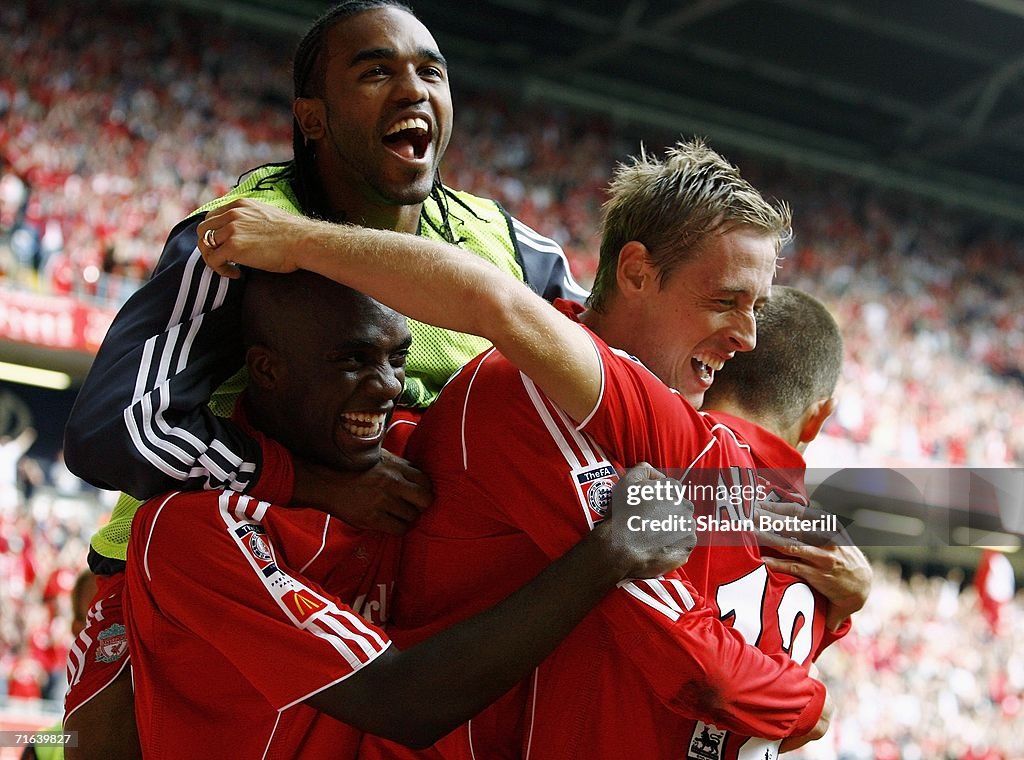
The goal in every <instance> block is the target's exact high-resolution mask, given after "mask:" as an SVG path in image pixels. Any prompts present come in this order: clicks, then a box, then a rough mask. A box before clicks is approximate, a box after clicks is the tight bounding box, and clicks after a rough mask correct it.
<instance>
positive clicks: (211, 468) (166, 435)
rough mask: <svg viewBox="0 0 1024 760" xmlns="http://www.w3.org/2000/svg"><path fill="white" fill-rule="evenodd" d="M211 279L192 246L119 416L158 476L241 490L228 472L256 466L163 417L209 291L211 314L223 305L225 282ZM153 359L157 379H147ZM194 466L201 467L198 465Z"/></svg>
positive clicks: (221, 444)
mask: <svg viewBox="0 0 1024 760" xmlns="http://www.w3.org/2000/svg"><path fill="white" fill-rule="evenodd" d="M200 267H202V269H201V270H200V269H199V268H200ZM197 275H198V282H196V278H197ZM214 276H217V275H215V273H214V272H213V270H212V269H209V268H208V267H206V265H205V264H204V263H203V260H202V255H201V254H200V252H199V249H198V247H197V248H195V249H194V250H193V251H192V254H191V256H190V257H189V259H188V261H187V262H186V264H185V268H184V273H183V275H182V279H181V283H180V285H179V288H178V295H177V299H176V300H175V304H174V308H173V310H172V313H171V318H170V320H169V322H168V324H167V328H166V331H165V333H163V334H161V335H154V336H151V337H150V338H149V339H148V340H147V341H146V343H145V346H144V348H143V352H142V359H141V362H140V364H139V369H138V373H137V374H136V378H135V388H134V391H133V394H132V402H131V404H130V405H129V406H128V408H126V409H125V410H124V412H123V416H124V419H125V426H126V428H127V430H128V434H129V436H130V438H131V440H132V443H133V445H134V446H135V449H136V450H137V451H138V452H139V453H140V454H141V455H142V457H143V458H144V459H146V461H148V462H149V463H150V464H152V465H153V466H154V467H155V468H156V469H158V470H159V471H160V472H162V473H164V474H165V475H167V476H169V477H172V478H174V479H176V480H188V479H190V478H196V477H201V476H202V475H203V474H204V473H207V474H209V476H210V477H211V478H212V479H213V480H210V479H208V480H207V486H208V487H217V486H218V485H221V484H223V485H226V486H227V487H229V488H232V489H235V490H242V489H243V488H244V487H245V486H246V482H244V481H240V480H239V479H238V477H237V476H236V475H235V474H232V473H231V472H229V470H234V471H235V472H237V473H238V474H242V473H245V474H251V473H254V472H255V471H256V463H255V462H246V461H243V459H242V458H241V457H240V456H239V455H238V454H236V453H235V452H233V451H231V449H230V448H228V446H227V445H225V444H224V442H222V441H219V440H216V439H214V440H213V441H211V442H210V444H209V445H208V446H207V445H206V444H205V443H204V442H203V441H201V440H200V439H199V438H197V437H196V436H195V435H194V434H192V433H191V432H190V431H188V430H186V429H184V428H181V427H176V426H172V425H170V424H168V422H167V421H166V420H165V419H164V413H165V412H166V411H167V409H168V408H169V407H170V387H169V381H170V378H171V377H173V376H174V375H175V374H177V373H179V372H181V371H182V370H183V369H184V368H185V367H186V366H187V365H188V359H189V355H190V354H191V351H192V347H193V345H194V343H195V339H196V336H197V335H198V333H199V330H200V328H201V327H202V324H203V317H204V316H205V315H204V313H203V304H204V303H205V302H206V301H207V299H208V298H209V297H210V294H211V292H213V294H214V300H213V303H212V304H211V307H210V308H211V310H213V309H216V308H218V307H220V306H221V305H223V303H224V300H225V298H226V297H227V291H228V281H227V278H224V277H219V276H217V277H218V281H217V283H216V285H214V279H213V278H214ZM190 304H191V306H190ZM186 311H188V312H189V314H188V318H187V322H186V321H183V319H185V314H186ZM183 327H187V329H183ZM161 341H163V348H162V349H160V353H159V356H154V354H155V352H156V347H157V344H158V343H160V342H161ZM175 354H177V361H176V362H175V361H174V360H175ZM154 361H155V362H156V375H155V377H153V378H150V373H151V372H152V371H153V368H154ZM172 362H174V368H173V370H172V368H171V364H172ZM154 397H155V398H156V400H157V403H158V406H157V407H156V408H154V406H153V404H154ZM154 425H155V429H154ZM179 444H180V445H179ZM188 448H191V449H192V450H194V451H195V452H198V453H196V454H191V453H189V452H188V451H186V450H185V449H188ZM211 454H214V455H216V456H217V457H218V458H220V457H222V458H223V460H224V461H223V462H219V463H218V462H217V461H215V459H214V458H213V457H211ZM175 462H180V463H181V465H184V466H177V465H176V464H175ZM197 464H198V465H201V467H197Z"/></svg>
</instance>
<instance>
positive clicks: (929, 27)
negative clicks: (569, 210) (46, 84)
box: [170, 0, 1024, 221]
mask: <svg viewBox="0 0 1024 760" xmlns="http://www.w3.org/2000/svg"><path fill="white" fill-rule="evenodd" d="M170 2H173V3H175V4H178V5H182V6H186V7H190V8H193V9H198V8H201V9H203V10H204V11H205V12H208V13H216V14H220V15H222V16H223V17H225V18H228V19H230V20H232V21H234V22H238V23H246V24H255V25H259V26H262V27H265V28H273V29H277V30H281V31H289V32H300V31H302V30H304V29H305V28H306V27H307V25H308V23H309V21H310V20H311V19H312V18H314V17H315V16H316V15H317V14H318V13H319V12H320V11H322V10H323V9H324V8H326V7H328V6H329V5H330V4H331V3H330V2H323V1H316V0H299V1H292V2H283V1H282V0H170ZM410 4H411V5H412V6H413V7H414V8H415V10H416V12H417V14H418V15H419V16H420V17H421V18H422V19H423V20H424V22H425V23H427V25H428V26H429V27H430V28H431V30H432V31H433V32H434V35H435V37H437V39H438V42H439V44H440V45H441V47H442V49H443V50H444V52H445V55H446V56H447V57H448V59H449V61H450V62H451V64H452V68H453V71H454V72H456V73H455V78H456V79H457V81H458V82H462V83H466V84H469V85H471V86H474V87H485V88H490V89H492V90H493V89H505V90H508V89H513V90H515V91H517V92H518V93H519V94H520V95H522V96H524V97H526V98H531V99H536V100H542V101H549V102H555V103H560V104H563V105H568V106H570V107H573V108H576V109H580V110H595V111H600V112H604V113H607V114H609V115H611V116H612V117H613V118H614V119H616V120H618V121H620V122H622V123H635V124H640V125H648V126H654V127H658V128H662V129H666V130H673V131H678V132H681V133H686V134H701V135H704V136H706V137H708V138H709V139H710V140H711V141H712V142H713V143H714V144H715V145H719V146H730V147H733V148H736V149H742V150H744V151H747V152H751V153H757V154H762V155H770V156H775V157H780V158H783V159H786V160H789V161H792V162H794V163H797V164H802V165H806V166H811V167H815V168H819V169H824V170H828V171H838V172H841V173H844V174H848V175H852V176H855V177H860V178H862V179H865V180H868V181H870V182H873V183H877V184H881V185H884V186H889V187H895V188H900V189H904V190H909V191H911V192H915V193H919V194H924V195H926V196H931V197H934V198H938V199H940V200H942V201H944V202H949V203H953V204H956V205H964V206H968V207H973V208H975V209H977V210H981V211H983V212H986V213H990V214H994V215H997V216H1001V217H1006V218H1010V219H1014V220H1017V221H1024V0H898V2H893V1H892V0H621V1H620V2H615V1H611V2H610V1H609V0H572V2H564V1H563V0H462V1H457V0H411V3H410Z"/></svg>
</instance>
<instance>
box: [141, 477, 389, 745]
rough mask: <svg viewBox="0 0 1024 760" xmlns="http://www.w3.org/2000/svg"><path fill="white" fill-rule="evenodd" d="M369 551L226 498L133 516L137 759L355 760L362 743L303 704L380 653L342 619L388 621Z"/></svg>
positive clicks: (278, 510)
mask: <svg viewBox="0 0 1024 760" xmlns="http://www.w3.org/2000/svg"><path fill="white" fill-rule="evenodd" d="M380 540H381V536H380V535H379V534H372V533H366V532H358V531H352V530H351V529H349V528H347V526H345V524H344V523H342V522H340V521H339V520H336V519H333V518H330V517H328V516H327V515H325V514H324V513H322V512H317V511H314V510H309V509H296V508H287V507H278V506H273V505H270V504H268V503H267V502H260V501H256V500H255V499H252V498H251V497H248V496H245V495H241V494H238V493H235V492H231V491H226V492H220V491H216V492H211V491H206V492H198V493H174V494H170V495H167V496H163V497H158V498H157V499H153V500H151V501H149V502H147V503H146V504H144V505H143V506H142V507H141V508H140V509H139V511H138V513H137V514H136V516H135V520H134V523H133V525H132V538H131V541H130V542H129V546H128V557H127V569H126V589H125V612H126V625H127V628H128V636H129V646H130V648H131V651H132V667H133V678H134V684H135V705H136V720H137V722H138V727H139V735H140V738H141V740H142V746H143V747H144V748H145V750H146V757H147V758H148V757H153V758H178V757H205V756H207V755H209V754H211V753H215V754H219V755H227V756H231V757H265V758H293V757H296V756H298V755H303V756H307V755H308V756H310V757H328V756H330V757H340V758H344V757H353V756H354V754H355V748H356V745H357V744H358V741H359V736H360V735H359V733H358V732H357V731H356V730H355V729H353V728H351V727H349V726H347V725H345V724H343V723H340V722H339V721H336V720H334V719H333V718H330V717H328V716H326V715H324V714H323V713H320V712H318V711H317V710H314V709H313V708H311V707H307V706H306V705H305V704H303V702H304V700H306V699H307V698H309V697H310V696H312V695H313V694H315V693H317V692H319V691H321V690H323V689H325V688H328V687H329V686H331V685H332V684H334V683H337V682H338V681H341V680H343V679H345V678H347V677H348V676H350V675H352V674H353V673H355V672H356V671H358V670H359V669H360V668H362V667H364V666H365V665H366V664H367V663H369V662H372V661H373V660H374V659H375V658H376V657H377V656H378V655H379V654H380V653H381V652H383V651H384V650H385V649H386V648H387V647H388V646H389V643H390V642H389V640H388V637H387V636H386V634H384V633H383V632H382V631H381V629H380V628H378V627H377V626H376V625H374V624H372V623H370V622H367V620H366V619H364V618H362V617H360V616H359V615H358V614H356V613H355V612H354V611H353V607H358V608H359V609H361V610H362V611H364V613H365V614H367V615H369V616H371V617H376V618H377V619H378V620H379V619H380V617H381V616H382V615H383V614H385V606H386V602H387V596H386V595H387V592H388V591H389V588H390V584H391V578H389V577H388V573H387V568H388V567H390V566H391V561H392V559H393V557H394V551H393V549H392V550H391V552H390V558H389V550H388V547H387V546H384V547H382V546H379V545H377V543H375V542H377V541H380ZM389 545H391V544H389ZM392 546H393V545H392Z"/></svg>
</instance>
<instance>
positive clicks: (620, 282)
mask: <svg viewBox="0 0 1024 760" xmlns="http://www.w3.org/2000/svg"><path fill="white" fill-rule="evenodd" d="M657 282H658V278H657V273H656V272H655V271H654V267H652V266H651V262H650V260H649V257H648V255H647V246H646V245H644V244H643V243H641V242H640V241H639V240H630V241H629V242H628V243H626V244H625V245H624V246H622V249H621V250H620V251H619V264H618V266H617V267H616V268H615V284H616V285H617V286H618V289H619V292H620V293H622V294H623V295H624V296H626V297H631V296H635V295H643V294H645V293H647V292H649V289H650V288H651V287H652V286H655V285H657Z"/></svg>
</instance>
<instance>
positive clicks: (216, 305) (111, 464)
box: [65, 215, 261, 499]
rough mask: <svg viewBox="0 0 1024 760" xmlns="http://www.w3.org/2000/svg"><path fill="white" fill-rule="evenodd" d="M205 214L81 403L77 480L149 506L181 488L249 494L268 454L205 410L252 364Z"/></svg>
mask: <svg viewBox="0 0 1024 760" xmlns="http://www.w3.org/2000/svg"><path fill="white" fill-rule="evenodd" d="M201 219H202V216H201V215H196V216H193V217H191V218H190V219H186V220H185V221H183V222H182V223H181V224H179V225H178V226H177V227H176V228H175V229H174V230H173V231H172V232H171V235H170V237H169V238H168V241H167V244H166V246H165V247H164V251H163V255H162V256H161V258H160V261H159V263H158V265H157V269H156V271H155V273H154V275H153V278H152V279H151V280H150V281H149V282H148V283H146V284H145V285H144V286H143V287H142V288H140V289H139V290H138V291H137V292H136V293H135V294H134V295H133V296H132V297H131V298H130V299H129V300H128V302H127V303H126V304H125V305H124V307H123V308H122V309H121V311H120V312H119V313H118V315H117V317H116V318H115V319H114V322H113V324H112V325H111V328H110V330H109V332H108V333H107V336H106V338H105V339H104V341H103V345H102V346H101V347H100V350H99V353H98V354H97V356H96V360H95V362H94V363H93V367H92V370H91V371H90V372H89V376H88V377H87V378H86V380H85V383H84V385H83V386H82V389H81V391H80V393H79V396H78V399H77V401H76V402H75V406H74V409H73V410H72V413H71V417H70V419H69V421H68V425H67V429H66V432H65V456H66V458H67V462H68V466H69V467H70V468H71V469H72V471H73V472H75V474H77V475H79V476H80V477H82V478H84V479H85V480H87V481H89V482H90V483H92V484H94V485H96V486H99V487H101V488H111V489H117V490H122V491H125V492H126V493H129V494H131V495H132V496H135V497H136V498H140V499H144V498H149V497H151V496H153V495H154V494H157V493H160V492H162V491H167V490H173V489H180V488H231V489H233V490H239V491H244V490H247V489H249V488H250V487H251V486H252V485H253V484H254V483H255V482H256V480H257V478H258V476H259V471H260V460H261V457H260V447H259V444H258V443H257V442H256V441H254V440H252V439H251V438H250V437H249V436H248V435H246V434H245V433H243V432H242V431H240V430H239V429H238V428H237V427H236V426H235V425H234V424H232V423H231V422H230V421H228V420H224V419H221V418H219V417H216V416H215V415H214V414H212V413H211V412H210V411H209V409H208V408H207V406H206V404H207V402H208V401H209V399H210V396H211V395H212V394H213V391H214V390H215V389H216V388H217V387H218V386H219V385H220V384H221V383H222V382H224V381H225V380H226V379H227V378H228V377H230V376H231V375H232V374H233V373H234V372H235V371H236V370H238V369H239V367H241V365H242V361H243V356H244V354H243V349H242V339H241V296H242V287H243V283H242V281H240V280H228V279H226V278H222V277H220V276H219V275H217V274H215V273H214V272H213V271H212V270H210V269H208V268H207V267H206V266H205V265H204V263H203V261H202V257H201V256H200V255H199V252H198V250H197V249H196V225H197V224H198V223H199V221H200V220H201Z"/></svg>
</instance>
